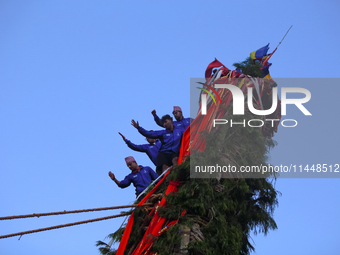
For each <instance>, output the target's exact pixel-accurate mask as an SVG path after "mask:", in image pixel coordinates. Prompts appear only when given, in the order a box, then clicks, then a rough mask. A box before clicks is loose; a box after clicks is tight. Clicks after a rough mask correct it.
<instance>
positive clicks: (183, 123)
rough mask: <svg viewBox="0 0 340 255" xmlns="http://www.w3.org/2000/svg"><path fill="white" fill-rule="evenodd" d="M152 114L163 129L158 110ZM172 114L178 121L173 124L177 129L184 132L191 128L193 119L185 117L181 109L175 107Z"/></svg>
mask: <svg viewBox="0 0 340 255" xmlns="http://www.w3.org/2000/svg"><path fill="white" fill-rule="evenodd" d="M151 114H152V115H153V117H154V120H155V122H156V123H157V125H158V126H161V127H163V125H162V122H161V120H160V118H159V117H158V116H157V114H156V110H153V111H152V112H151ZM172 114H173V115H174V117H175V119H176V121H174V122H173V125H174V127H175V128H181V129H184V131H185V130H186V129H187V127H189V126H190V123H191V121H192V119H191V118H184V117H183V113H182V109H181V107H179V106H174V110H173V111H172ZM184 131H183V132H184Z"/></svg>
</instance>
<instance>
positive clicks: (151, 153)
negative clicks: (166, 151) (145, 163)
mask: <svg viewBox="0 0 340 255" xmlns="http://www.w3.org/2000/svg"><path fill="white" fill-rule="evenodd" d="M118 134H120V135H121V136H122V138H123V140H124V142H125V143H126V144H127V146H128V147H129V148H130V149H132V150H134V151H139V152H145V153H146V154H147V155H148V157H149V158H150V160H151V161H152V163H154V164H155V166H157V165H158V164H157V155H158V152H159V149H160V148H161V146H162V143H161V142H160V141H159V140H157V139H153V138H146V140H147V141H148V144H140V145H137V144H134V143H132V142H131V141H130V140H128V139H126V138H125V136H123V135H122V134H121V133H119V132H118ZM156 172H157V174H161V173H162V170H161V168H160V169H158V168H157V169H156Z"/></svg>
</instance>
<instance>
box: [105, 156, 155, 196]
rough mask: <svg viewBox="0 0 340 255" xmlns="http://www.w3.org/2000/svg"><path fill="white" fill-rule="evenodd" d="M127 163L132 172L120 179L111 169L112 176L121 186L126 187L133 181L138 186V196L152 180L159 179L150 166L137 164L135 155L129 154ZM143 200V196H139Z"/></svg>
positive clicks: (126, 159) (110, 174)
mask: <svg viewBox="0 0 340 255" xmlns="http://www.w3.org/2000/svg"><path fill="white" fill-rule="evenodd" d="M125 162H126V165H127V166H128V168H130V170H131V173H130V174H129V175H127V176H125V178H124V180H122V181H118V180H117V179H116V177H115V175H114V174H113V173H112V172H111V171H110V172H109V176H110V178H111V179H112V180H113V181H114V182H115V183H116V184H117V185H118V187H120V188H122V189H123V188H126V187H128V186H130V184H131V183H133V186H135V188H136V197H138V195H139V194H140V193H141V192H142V191H143V190H145V189H146V188H147V187H148V186H149V184H150V183H151V181H152V180H155V179H157V177H158V175H157V174H156V173H155V171H153V170H152V169H151V168H150V167H148V166H140V165H138V164H137V162H136V160H135V159H134V157H132V156H129V157H126V158H125ZM139 200H141V198H139Z"/></svg>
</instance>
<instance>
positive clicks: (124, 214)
mask: <svg viewBox="0 0 340 255" xmlns="http://www.w3.org/2000/svg"><path fill="white" fill-rule="evenodd" d="M129 214H131V212H126V213H122V214H117V215H112V216H107V217H102V218H96V219H91V220H85V221H78V222H74V223H68V224H63V225H57V226H52V227H48V228H39V229H35V230H29V231H24V232H19V233H14V234H9V235H3V236H0V239H3V238H8V237H12V236H20V238H21V236H23V235H25V234H32V233H36V232H41V231H47V230H52V229H57V228H64V227H70V226H74V225H80V224H85V223H89V222H95V221H101V220H108V219H112V218H117V217H122V216H126V215H129ZM20 238H19V240H20Z"/></svg>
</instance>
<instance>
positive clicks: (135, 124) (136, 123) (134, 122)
mask: <svg viewBox="0 0 340 255" xmlns="http://www.w3.org/2000/svg"><path fill="white" fill-rule="evenodd" d="M131 125H132V126H134V127H135V128H138V127H139V123H138V121H137V122H136V121H135V120H131Z"/></svg>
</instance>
